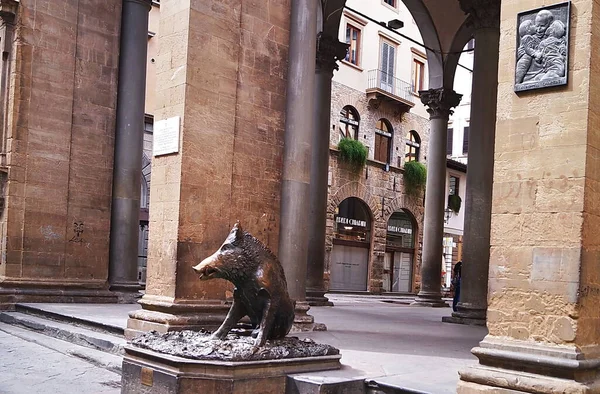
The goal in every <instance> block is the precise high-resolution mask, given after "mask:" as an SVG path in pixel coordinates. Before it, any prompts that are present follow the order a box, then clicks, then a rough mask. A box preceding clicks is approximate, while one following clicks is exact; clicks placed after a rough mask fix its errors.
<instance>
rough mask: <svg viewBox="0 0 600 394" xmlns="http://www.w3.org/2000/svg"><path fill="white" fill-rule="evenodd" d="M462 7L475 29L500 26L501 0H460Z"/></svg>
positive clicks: (497, 27)
mask: <svg viewBox="0 0 600 394" xmlns="http://www.w3.org/2000/svg"><path fill="white" fill-rule="evenodd" d="M459 2H460V8H461V9H462V10H463V11H464V13H465V14H468V15H469V21H468V22H467V23H469V24H471V25H472V26H473V27H474V28H475V30H479V29H499V28H500V1H499V0H459Z"/></svg>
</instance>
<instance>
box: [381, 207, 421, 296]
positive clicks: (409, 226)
mask: <svg viewBox="0 0 600 394" xmlns="http://www.w3.org/2000/svg"><path fill="white" fill-rule="evenodd" d="M416 230H417V223H416V220H415V218H414V216H413V215H412V214H411V213H410V212H409V211H407V210H404V209H403V210H400V211H397V212H394V213H393V214H392V216H391V217H390V219H389V220H388V224H387V235H386V246H385V257H384V260H383V289H384V291H387V292H395V293H410V292H412V291H413V280H412V278H413V272H414V260H415V255H416V249H415V234H417V231H416Z"/></svg>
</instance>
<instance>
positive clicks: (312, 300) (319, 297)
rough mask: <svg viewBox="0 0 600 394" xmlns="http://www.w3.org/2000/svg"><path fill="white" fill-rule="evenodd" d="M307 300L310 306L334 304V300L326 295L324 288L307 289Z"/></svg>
mask: <svg viewBox="0 0 600 394" xmlns="http://www.w3.org/2000/svg"><path fill="white" fill-rule="evenodd" d="M306 301H307V302H308V305H310V306H333V302H331V301H329V298H327V297H325V291H324V290H306Z"/></svg>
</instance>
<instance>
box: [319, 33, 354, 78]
mask: <svg viewBox="0 0 600 394" xmlns="http://www.w3.org/2000/svg"><path fill="white" fill-rule="evenodd" d="M348 47H349V45H348V44H345V43H343V42H341V41H339V40H338V39H337V38H335V37H332V36H330V35H328V34H323V33H322V32H321V33H318V34H317V65H316V71H317V72H321V71H325V72H330V73H333V70H337V69H339V66H338V65H337V62H338V61H339V60H342V59H343V58H345V57H346V53H347V51H348Z"/></svg>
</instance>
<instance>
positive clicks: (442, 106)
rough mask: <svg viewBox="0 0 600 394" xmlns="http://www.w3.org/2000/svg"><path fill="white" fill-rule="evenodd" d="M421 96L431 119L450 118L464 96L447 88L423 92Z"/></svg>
mask: <svg viewBox="0 0 600 394" xmlns="http://www.w3.org/2000/svg"><path fill="white" fill-rule="evenodd" d="M419 94H420V95H421V102H422V103H423V104H425V105H426V106H427V112H429V115H430V118H431V119H435V118H448V117H449V116H450V115H452V113H453V110H452V108H454V107H456V106H457V105H458V104H459V103H460V99H461V98H462V94H458V93H456V92H455V91H454V90H452V89H447V88H438V89H429V90H421V91H419Z"/></svg>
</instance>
